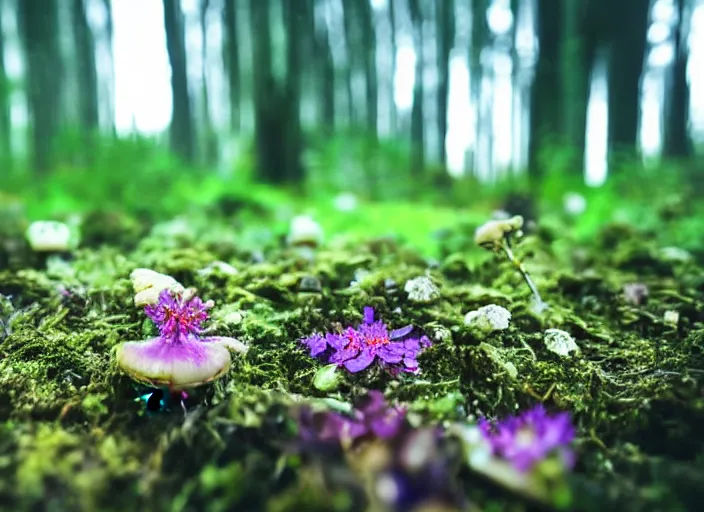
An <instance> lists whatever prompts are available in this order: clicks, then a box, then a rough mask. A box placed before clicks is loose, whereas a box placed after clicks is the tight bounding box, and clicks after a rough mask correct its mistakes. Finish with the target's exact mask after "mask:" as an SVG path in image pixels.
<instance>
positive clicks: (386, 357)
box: [376, 343, 406, 364]
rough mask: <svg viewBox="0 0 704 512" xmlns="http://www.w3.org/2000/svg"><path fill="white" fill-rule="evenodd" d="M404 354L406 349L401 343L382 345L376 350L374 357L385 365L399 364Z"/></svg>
mask: <svg viewBox="0 0 704 512" xmlns="http://www.w3.org/2000/svg"><path fill="white" fill-rule="evenodd" d="M405 354H406V349H405V347H404V346H403V344H401V343H389V344H387V345H382V346H381V347H380V348H379V350H377V352H376V355H377V356H378V357H379V359H381V360H382V361H384V362H385V363H391V364H394V363H400V362H401V360H402V359H403V357H404V355H405Z"/></svg>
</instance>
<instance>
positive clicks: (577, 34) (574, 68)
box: [560, 0, 597, 176]
mask: <svg viewBox="0 0 704 512" xmlns="http://www.w3.org/2000/svg"><path fill="white" fill-rule="evenodd" d="M587 9H588V7H587V4H586V3H585V1H584V0H571V1H570V2H564V5H563V11H562V24H561V29H562V34H561V36H560V40H561V44H560V62H561V69H560V74H561V80H560V81H561V92H562V94H561V95H560V99H561V100H562V112H561V115H562V119H561V133H562V134H563V137H564V142H565V143H566V145H567V150H568V151H569V158H568V161H567V165H568V166H569V170H570V171H573V172H575V173H578V174H579V175H580V176H583V175H584V152H585V150H586V136H587V105H588V103H589V85H590V77H591V69H592V67H593V65H594V58H595V54H596V47H597V40H596V38H595V37H593V36H592V35H591V33H590V32H589V31H588V30H587V27H586V22H587V20H588V16H587V15H588V11H587Z"/></svg>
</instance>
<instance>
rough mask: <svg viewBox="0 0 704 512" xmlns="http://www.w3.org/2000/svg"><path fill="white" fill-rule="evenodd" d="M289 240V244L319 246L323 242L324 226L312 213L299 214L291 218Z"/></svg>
mask: <svg viewBox="0 0 704 512" xmlns="http://www.w3.org/2000/svg"><path fill="white" fill-rule="evenodd" d="M287 241H288V244H289V245H312V246H318V245H320V244H321V243H323V228H322V227H320V224H318V222H317V221H316V220H315V219H314V218H313V217H311V216H310V215H297V216H296V217H294V218H293V219H291V225H290V227H289V230H288V239H287Z"/></svg>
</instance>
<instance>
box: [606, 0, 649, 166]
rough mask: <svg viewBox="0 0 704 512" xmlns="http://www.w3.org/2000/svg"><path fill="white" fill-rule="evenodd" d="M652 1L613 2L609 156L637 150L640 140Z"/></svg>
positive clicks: (630, 0)
mask: <svg viewBox="0 0 704 512" xmlns="http://www.w3.org/2000/svg"><path fill="white" fill-rule="evenodd" d="M649 4H650V2H647V1H645V0H621V1H619V2H609V5H610V6H611V9H610V17H609V22H610V24H611V25H610V41H609V42H610V54H609V70H608V73H609V75H608V81H609V84H608V96H609V130H608V131H609V157H610V158H611V157H613V156H614V155H615V152H618V151H623V152H624V154H626V155H627V154H631V155H632V154H634V153H635V151H636V144H637V142H638V120H639V114H640V81H641V75H642V74H643V64H644V61H645V41H646V32H647V30H648V10H649V7H650V5H649Z"/></svg>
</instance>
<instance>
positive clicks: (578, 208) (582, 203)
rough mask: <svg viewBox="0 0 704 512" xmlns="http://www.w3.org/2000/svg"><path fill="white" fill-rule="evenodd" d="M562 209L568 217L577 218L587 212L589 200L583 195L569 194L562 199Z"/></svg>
mask: <svg viewBox="0 0 704 512" xmlns="http://www.w3.org/2000/svg"><path fill="white" fill-rule="evenodd" d="M562 207H563V208H564V209H565V212H566V213H567V214H568V215H571V216H573V217H576V216H578V215H581V214H583V213H584V212H585V211H586V210H587V200H586V198H585V197H584V196H583V195H582V194H578V193H577V192H568V193H567V194H565V195H564V197H563V198H562Z"/></svg>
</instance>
